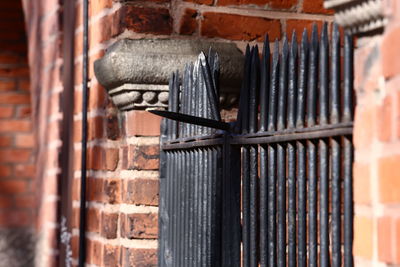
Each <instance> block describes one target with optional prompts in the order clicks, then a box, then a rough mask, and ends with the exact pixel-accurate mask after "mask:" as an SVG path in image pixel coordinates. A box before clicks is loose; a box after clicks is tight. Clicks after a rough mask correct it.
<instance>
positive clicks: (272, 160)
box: [267, 145, 276, 267]
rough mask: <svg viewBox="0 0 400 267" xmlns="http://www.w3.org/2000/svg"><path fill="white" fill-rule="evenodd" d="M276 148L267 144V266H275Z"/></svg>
mask: <svg viewBox="0 0 400 267" xmlns="http://www.w3.org/2000/svg"><path fill="white" fill-rule="evenodd" d="M275 153H276V149H275V147H274V145H269V146H268V224H267V229H268V254H269V255H268V266H269V267H275V266H276V187H275V180H276V173H275V171H276V169H275V167H276V157H275V156H276V155H275Z"/></svg>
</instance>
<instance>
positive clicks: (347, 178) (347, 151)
mask: <svg viewBox="0 0 400 267" xmlns="http://www.w3.org/2000/svg"><path fill="white" fill-rule="evenodd" d="M344 73H345V75H344V91H343V122H349V121H352V120H353V38H352V36H351V34H350V33H346V34H345V37H344ZM343 143H344V144H343V145H344V156H343V161H344V166H343V168H344V169H343V175H344V185H343V187H344V266H346V267H350V266H353V255H352V250H353V187H352V186H353V179H352V163H353V148H352V143H351V137H348V136H346V137H344V141H343Z"/></svg>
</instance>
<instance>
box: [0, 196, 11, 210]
mask: <svg viewBox="0 0 400 267" xmlns="http://www.w3.org/2000/svg"><path fill="white" fill-rule="evenodd" d="M12 205H13V202H12V199H11V198H10V197H9V196H0V209H8V208H11V207H12Z"/></svg>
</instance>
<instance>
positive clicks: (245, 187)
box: [242, 118, 250, 267]
mask: <svg viewBox="0 0 400 267" xmlns="http://www.w3.org/2000/svg"><path fill="white" fill-rule="evenodd" d="M243 119H244V120H245V119H246V118H243ZM249 160H250V148H249V146H243V148H242V209H243V222H242V227H243V230H242V240H243V266H244V267H248V266H250V177H249V176H250V166H249Z"/></svg>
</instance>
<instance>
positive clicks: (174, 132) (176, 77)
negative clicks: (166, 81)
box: [171, 71, 180, 139]
mask: <svg viewBox="0 0 400 267" xmlns="http://www.w3.org/2000/svg"><path fill="white" fill-rule="evenodd" d="M173 87H174V88H173V90H172V92H173V95H172V111H174V112H178V111H179V91H180V90H179V72H178V71H176V72H175V75H174V82H173ZM171 129H172V130H171V131H172V139H175V138H177V137H178V130H179V131H180V129H179V128H178V123H177V122H176V121H171Z"/></svg>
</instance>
